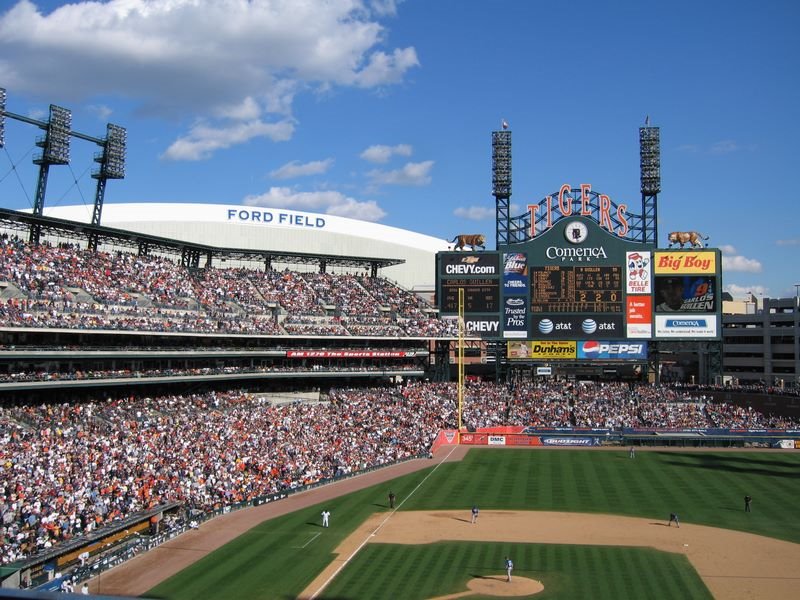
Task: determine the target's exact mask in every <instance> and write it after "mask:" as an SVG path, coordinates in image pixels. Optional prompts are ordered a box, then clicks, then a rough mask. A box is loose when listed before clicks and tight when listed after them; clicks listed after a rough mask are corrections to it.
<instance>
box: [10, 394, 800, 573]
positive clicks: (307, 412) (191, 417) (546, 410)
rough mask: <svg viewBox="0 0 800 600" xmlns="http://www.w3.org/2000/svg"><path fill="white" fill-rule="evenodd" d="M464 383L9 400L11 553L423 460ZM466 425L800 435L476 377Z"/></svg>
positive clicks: (711, 413)
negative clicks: (172, 512)
mask: <svg viewBox="0 0 800 600" xmlns="http://www.w3.org/2000/svg"><path fill="white" fill-rule="evenodd" d="M458 406H459V399H458V387H457V385H456V384H455V383H432V382H420V381H416V382H409V383H407V384H406V385H404V386H398V387H373V388H344V389H334V390H331V391H329V392H328V393H327V395H323V396H322V397H321V398H320V401H318V402H292V403H284V404H273V403H272V402H270V400H269V399H268V398H266V397H265V396H262V395H256V394H250V393H246V392H243V391H229V392H208V393H203V394H187V395H182V396H179V395H171V396H164V397H158V398H150V397H129V398H124V399H107V400H102V401H86V402H77V403H44V404H31V403H20V404H16V405H11V406H0V556H1V559H0V560H2V563H9V562H13V561H15V560H18V559H21V558H25V557H28V556H30V555H33V554H36V553H38V552H41V551H43V550H47V549H49V548H51V547H52V546H53V545H55V544H58V543H61V542H64V541H67V540H71V539H74V538H75V537H78V536H80V535H83V534H85V533H87V532H90V531H92V530H94V529H96V528H98V527H103V526H104V525H108V524H110V523H113V522H114V521H116V520H119V519H123V518H125V517H127V516H129V515H131V514H135V513H137V512H142V511H145V510H147V509H149V508H152V507H156V506H159V505H161V504H164V503H170V502H179V503H182V504H183V505H185V506H186V507H187V508H188V509H193V510H200V511H208V510H213V509H219V508H221V507H225V506H228V505H231V504H235V503H239V502H243V501H247V500H251V499H254V498H257V497H261V496H266V495H270V494H274V493H278V492H281V491H285V490H287V489H292V488H296V487H298V486H303V485H307V484H313V483H316V482H320V481H324V480H328V479H331V478H335V477H337V476H342V475H346V474H349V473H353V472H358V471H362V470H365V469H368V468H372V467H375V466H379V465H384V464H389V463H393V462H396V461H398V460H402V459H405V458H408V457H411V456H418V455H423V454H425V453H426V452H427V451H428V449H429V448H430V445H431V443H432V441H433V439H434V438H435V436H436V435H437V433H438V432H439V430H441V429H452V428H455V427H457V425H458V420H457V418H456V416H457V407H458ZM461 407H462V414H461V420H462V426H464V427H467V428H468V429H471V430H475V429H480V428H484V427H494V426H502V425H523V426H528V425H533V426H539V427H587V426H589V427H654V428H667V429H676V428H686V427H690V428H694V427H725V428H744V429H747V428H763V427H800V423H798V422H797V421H796V420H790V419H781V418H774V417H771V416H769V415H764V414H761V413H759V412H758V411H754V410H751V409H743V408H740V407H737V406H733V405H728V404H720V403H712V402H708V401H706V400H705V399H704V398H703V397H702V396H697V395H695V393H693V392H685V391H680V390H676V389H674V388H663V387H655V386H646V385H640V386H634V387H631V386H629V385H628V384H611V383H606V384H591V383H555V382H551V383H534V382H517V383H516V384H514V385H505V384H503V385H498V384H494V383H487V382H470V383H468V384H467V385H466V386H465V388H464V389H463V396H462V399H461Z"/></svg>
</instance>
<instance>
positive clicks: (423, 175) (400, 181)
mask: <svg viewBox="0 0 800 600" xmlns="http://www.w3.org/2000/svg"><path fill="white" fill-rule="evenodd" d="M433 163H434V161H432V160H426V161H424V162H419V163H406V165H405V166H404V167H403V168H401V169H396V170H394V171H381V170H380V169H375V170H373V171H370V172H369V173H367V176H368V177H369V178H370V179H371V180H372V183H373V184H378V185H428V184H429V183H430V182H431V175H430V173H431V169H433Z"/></svg>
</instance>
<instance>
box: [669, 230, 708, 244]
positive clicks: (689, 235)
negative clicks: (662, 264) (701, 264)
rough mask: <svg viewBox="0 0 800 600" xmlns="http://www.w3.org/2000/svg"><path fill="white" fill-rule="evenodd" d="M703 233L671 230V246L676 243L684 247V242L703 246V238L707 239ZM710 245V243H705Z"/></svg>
mask: <svg viewBox="0 0 800 600" xmlns="http://www.w3.org/2000/svg"><path fill="white" fill-rule="evenodd" d="M707 239H708V237H704V236H703V234H702V233H697V232H696V231H671V232H670V234H669V238H668V240H669V247H670V248H672V246H673V245H674V244H680V245H681V248H683V245H684V244H689V245H690V246H691V247H692V248H702V247H703V245H704V244H703V240H707ZM705 245H706V246H708V244H705Z"/></svg>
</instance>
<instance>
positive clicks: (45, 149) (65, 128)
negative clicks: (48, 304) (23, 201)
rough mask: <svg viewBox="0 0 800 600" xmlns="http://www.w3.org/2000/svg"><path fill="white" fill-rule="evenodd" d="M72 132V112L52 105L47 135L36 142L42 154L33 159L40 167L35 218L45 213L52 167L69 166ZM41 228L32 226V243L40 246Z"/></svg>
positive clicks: (34, 203)
mask: <svg viewBox="0 0 800 600" xmlns="http://www.w3.org/2000/svg"><path fill="white" fill-rule="evenodd" d="M71 131H72V111H70V110H68V109H66V108H62V107H60V106H56V105H55V104H51V105H50V119H49V120H48V121H47V126H46V127H45V134H44V135H43V136H42V137H40V138H39V139H37V140H36V145H37V146H39V147H40V148H41V149H42V152H41V154H37V155H35V156H34V157H33V164H35V165H39V182H38V183H37V185H36V197H35V198H34V201H33V216H35V217H41V216H42V213H43V212H44V195H45V191H46V190H47V175H48V173H49V172H50V165H68V164H69V141H70V140H69V135H70V132H71ZM40 233H41V227H40V226H39V225H32V226H31V233H30V240H29V241H30V243H31V244H33V245H34V246H38V245H39V235H40Z"/></svg>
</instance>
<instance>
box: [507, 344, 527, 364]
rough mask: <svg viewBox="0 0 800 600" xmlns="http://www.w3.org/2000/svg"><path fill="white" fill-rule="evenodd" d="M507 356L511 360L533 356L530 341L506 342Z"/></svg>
mask: <svg viewBox="0 0 800 600" xmlns="http://www.w3.org/2000/svg"><path fill="white" fill-rule="evenodd" d="M506 357H508V359H509V360H526V359H530V357H531V343H530V342H506Z"/></svg>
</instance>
